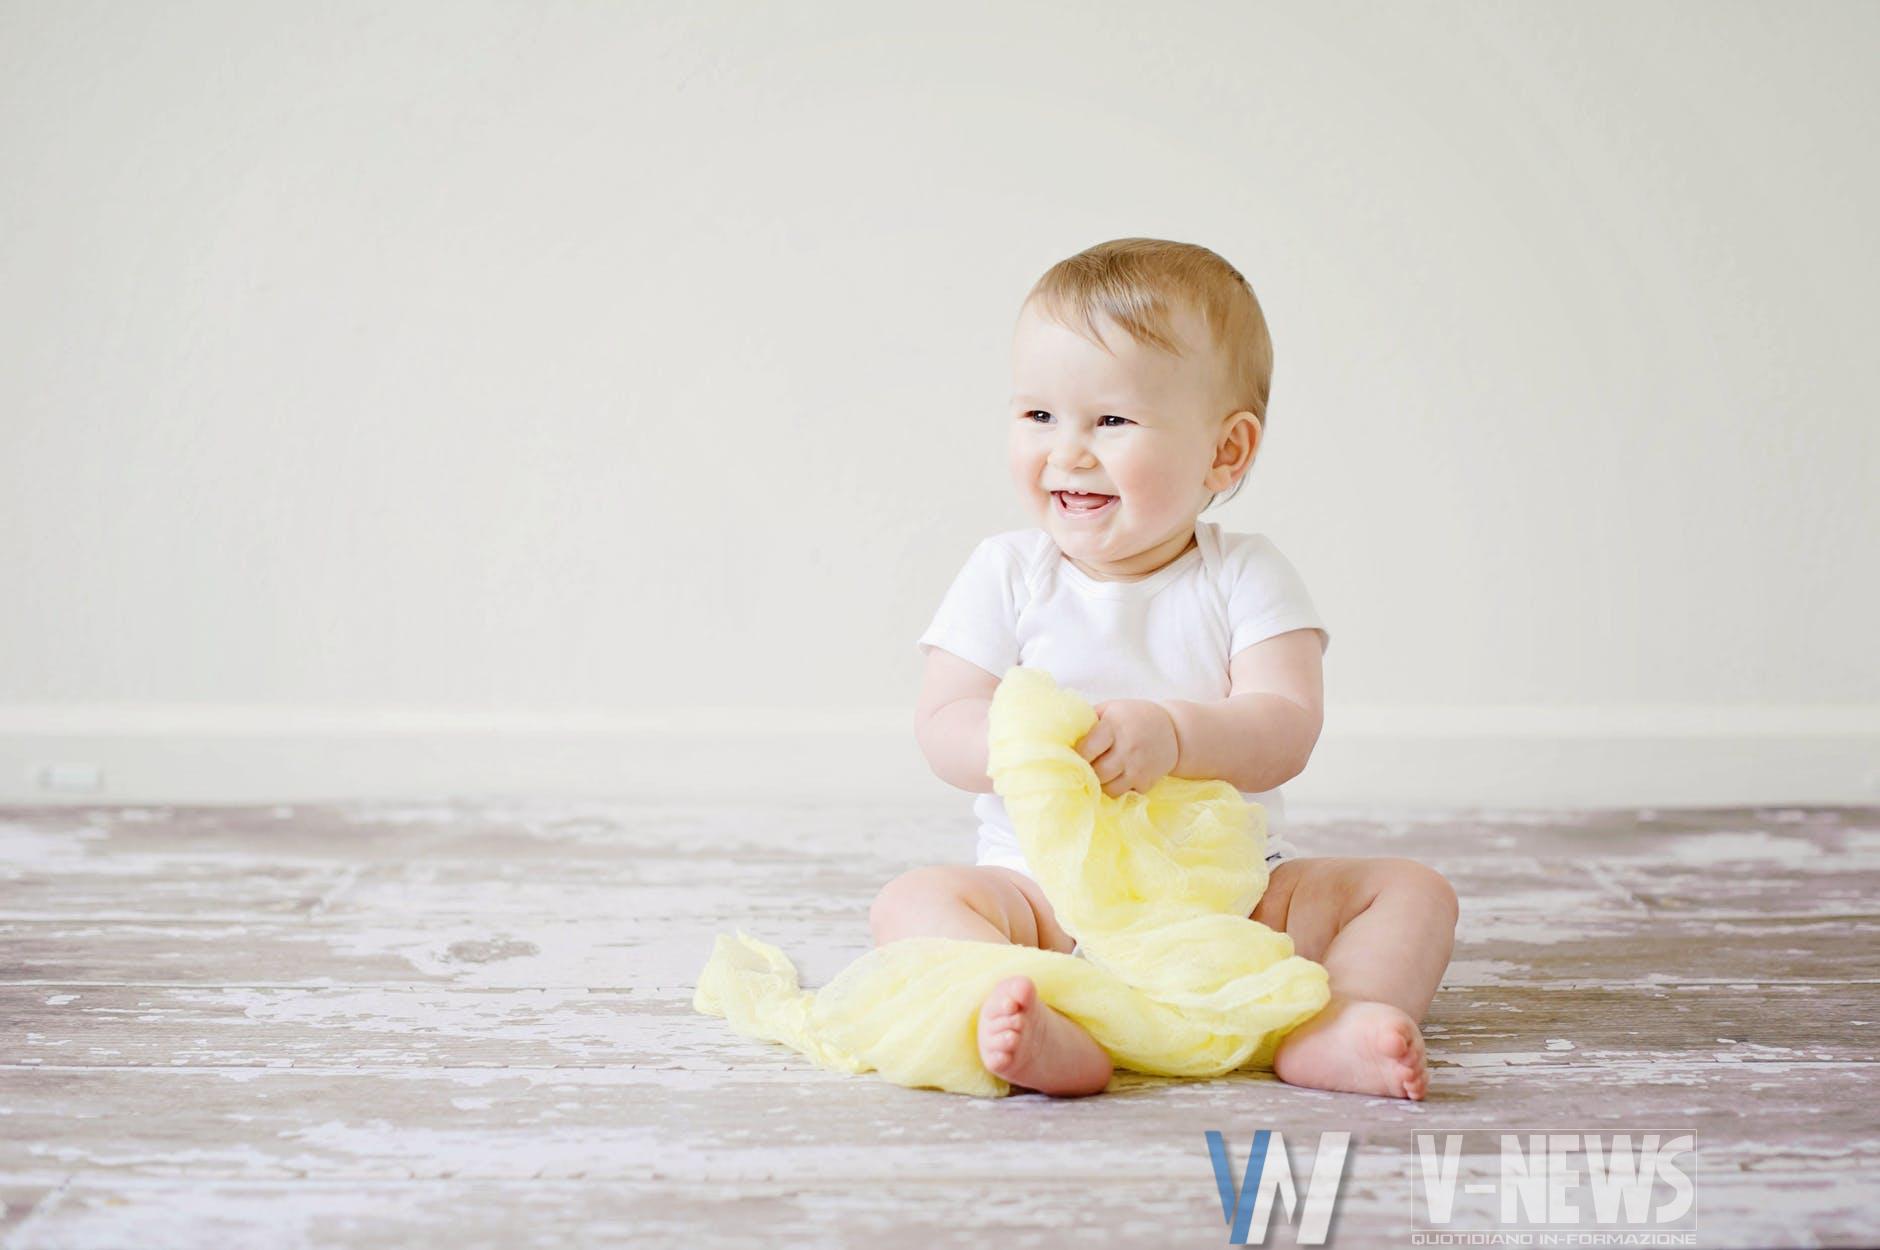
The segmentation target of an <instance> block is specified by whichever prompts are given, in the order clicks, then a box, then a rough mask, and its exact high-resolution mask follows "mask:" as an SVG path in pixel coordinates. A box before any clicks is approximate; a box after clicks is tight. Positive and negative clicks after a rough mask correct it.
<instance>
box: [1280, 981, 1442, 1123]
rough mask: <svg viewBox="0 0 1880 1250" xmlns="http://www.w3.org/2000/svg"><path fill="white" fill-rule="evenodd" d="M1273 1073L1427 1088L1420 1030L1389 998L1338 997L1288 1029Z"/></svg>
mask: <svg viewBox="0 0 1880 1250" xmlns="http://www.w3.org/2000/svg"><path fill="white" fill-rule="evenodd" d="M1273 1074H1274V1075H1275V1076H1277V1077H1279V1079H1280V1080H1282V1081H1285V1082H1287V1083H1288V1084H1290V1085H1306V1086H1310V1087H1311V1088H1313V1089H1335V1090H1343V1091H1346V1092H1348V1093H1353V1094H1382V1095H1384V1096H1386V1097H1389V1098H1410V1099H1421V1098H1422V1097H1423V1095H1424V1094H1425V1093H1426V1092H1428V1090H1429V1081H1430V1077H1429V1069H1428V1067H1427V1066H1426V1065H1425V1063H1424V1050H1423V1034H1422V1031H1421V1030H1419V1029H1418V1028H1417V1025H1416V1021H1414V1020H1412V1019H1411V1018H1410V1017H1409V1016H1407V1015H1405V1014H1404V1012H1403V1010H1402V1009H1401V1008H1397V1007H1393V1006H1391V1005H1390V1004H1389V1003H1375V1002H1364V1001H1360V1000H1356V999H1349V998H1338V997H1336V996H1334V997H1333V998H1332V1001H1331V1002H1329V1003H1327V1004H1326V1005H1325V1010H1323V1011H1321V1012H1320V1013H1319V1014H1318V1015H1316V1016H1313V1017H1312V1018H1311V1019H1310V1020H1308V1021H1306V1022H1305V1023H1304V1024H1302V1025H1300V1026H1299V1027H1298V1028H1296V1029H1294V1030H1293V1031H1292V1032H1291V1033H1288V1034H1287V1035H1286V1037H1285V1040H1283V1041H1282V1042H1281V1043H1280V1046H1279V1050H1278V1051H1277V1052H1276V1053H1275V1054H1274V1057H1273Z"/></svg>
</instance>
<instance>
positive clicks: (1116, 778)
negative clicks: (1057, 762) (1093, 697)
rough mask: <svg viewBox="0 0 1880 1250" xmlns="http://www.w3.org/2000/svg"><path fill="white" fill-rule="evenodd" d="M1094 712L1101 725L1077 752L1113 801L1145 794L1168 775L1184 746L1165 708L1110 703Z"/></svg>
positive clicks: (1128, 702)
mask: <svg viewBox="0 0 1880 1250" xmlns="http://www.w3.org/2000/svg"><path fill="white" fill-rule="evenodd" d="M1095 711H1096V713H1097V723H1096V724H1094V725H1092V726H1091V727H1090V732H1089V733H1087V734H1085V735H1084V736H1083V739H1082V740H1081V741H1080V742H1078V744H1077V753H1078V754H1079V755H1081V756H1083V757H1084V758H1085V759H1087V760H1089V761H1090V766H1091V767H1092V768H1093V769H1095V770H1096V774H1097V780H1098V781H1100V782H1102V783H1103V792H1104V793H1105V794H1107V795H1109V796H1110V797H1111V798H1113V799H1114V798H1117V797H1119V796H1121V795H1122V793H1123V792H1124V791H1125V790H1143V791H1146V790H1148V789H1149V787H1150V786H1153V785H1154V784H1155V783H1156V782H1158V781H1160V780H1162V778H1164V777H1166V776H1168V774H1169V772H1170V771H1171V770H1172V769H1173V768H1174V767H1175V763H1176V760H1177V759H1179V758H1180V755H1181V744H1180V743H1179V742H1178V741H1177V740H1176V737H1175V719H1174V718H1173V717H1171V716H1170V715H1169V714H1168V709H1167V708H1165V707H1163V706H1162V705H1161V704H1160V703H1152V702H1150V701H1149V700H1148V699H1110V700H1108V701H1106V702H1103V703H1099V704H1097V706H1096V708H1095Z"/></svg>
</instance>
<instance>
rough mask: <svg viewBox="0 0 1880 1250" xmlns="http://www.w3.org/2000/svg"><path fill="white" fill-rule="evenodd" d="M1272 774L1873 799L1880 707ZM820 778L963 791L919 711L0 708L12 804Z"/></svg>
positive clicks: (1604, 799)
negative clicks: (931, 745)
mask: <svg viewBox="0 0 1880 1250" xmlns="http://www.w3.org/2000/svg"><path fill="white" fill-rule="evenodd" d="M94 773H95V774H96V779H97V780H98V782H99V787H98V788H96V789H88V788H86V786H87V784H88V782H89V781H90V780H92V779H93V775H94ZM1285 790H1286V798H1287V803H1288V806H1289V807H1290V808H1294V809H1296V808H1298V807H1301V806H1312V805H1328V806H1342V805H1349V804H1361V805H1378V804H1386V805H1388V804H1394V805H1404V806H1418V807H1426V806H1427V807H1440V808H1468V807H1475V806H1496V807H1508V806H1536V807H1542V806H1545V807H1608V806H1635V805H1636V806H1705V807H1714V806H1730V805H1739V804H1752V805H1761V804H1814V803H1820V804H1869V803H1873V802H1875V801H1876V799H1880V705H1838V706H1773V707H1755V706H1716V707H1691V706H1654V705H1630V706H1612V707H1581V708H1550V707H1529V706H1500V707H1487V706H1483V707H1431V708H1408V707H1392V708H1377V707H1371V708H1366V707H1344V708H1340V707H1337V706H1334V707H1332V708H1331V709H1330V710H1329V711H1328V713H1327V716H1326V729H1325V732H1324V734H1323V735H1322V736H1321V738H1320V740H1319V745H1318V748H1317V750H1316V751H1315V752H1314V755H1313V759H1312V763H1311V765H1310V766H1309V767H1308V768H1307V769H1306V771H1305V773H1304V774H1302V775H1301V776H1299V777H1298V778H1296V779H1295V780H1293V781H1291V782H1289V783H1287V785H1286V787H1285ZM832 794H834V795H843V796H847V797H855V798H868V799H894V798H932V797H935V796H944V795H947V794H959V795H960V796H961V798H962V799H963V800H964V799H965V798H966V796H965V795H964V793H963V792H960V791H955V790H952V789H951V787H948V786H947V785H946V784H945V783H943V782H941V781H939V780H938V779H936V778H935V777H934V776H933V775H932V774H931V773H930V772H929V771H928V769H927V766H926V763H925V761H924V760H923V759H922V758H921V756H920V753H919V749H918V747H917V746H916V745H915V742H914V734H913V712H912V710H911V709H905V710H902V709H881V708H857V709H822V710H818V711H813V712H807V713H805V712H795V711H789V710H780V709H738V708H728V707H691V708H684V709H676V710H672V711H639V712H631V713H623V712H603V711H584V710H568V711H543V712H490V711H479V710H458V709H440V708H397V707H378V708H318V707H275V706H244V705H205V704H117V705H106V704H89V705H44V704H42V705H32V704H11V705H0V802H5V803H13V804H32V803H100V802H105V803H119V802H121V803H158V802H160V803H259V802H290V801H291V802H300V801H320V800H336V799H374V798H383V799H394V798H396V799H420V798H425V799H428V798H439V797H465V798H474V797H478V796H513V797H528V796H543V797H586V798H625V797H631V796H634V795H641V796H645V797H648V798H656V799H659V800H661V801H675V800H685V799H703V798H707V797H722V798H740V799H751V798H763V797H775V798H782V799H790V800H793V801H796V800H803V799H814V798H817V797H821V796H825V795H832Z"/></svg>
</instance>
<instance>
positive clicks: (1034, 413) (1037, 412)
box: [1025, 408, 1135, 430]
mask: <svg viewBox="0 0 1880 1250" xmlns="http://www.w3.org/2000/svg"><path fill="white" fill-rule="evenodd" d="M1050 415H1051V414H1050V413H1048V412H1046V411H1045V410H1044V409H1042V408H1033V409H1032V410H1031V411H1030V412H1027V413H1026V414H1025V420H1027V421H1030V422H1031V423H1032V424H1033V425H1040V424H1042V422H1039V421H1036V420H1033V418H1035V417H1049V416H1050ZM1097 421H1098V422H1099V423H1102V422H1104V421H1121V422H1122V423H1123V424H1124V425H1134V424H1135V422H1134V421H1131V420H1130V419H1129V418H1128V417H1119V416H1116V415H1115V414H1114V413H1111V414H1109V415H1106V416H1102V417H1098V418H1097ZM1109 428H1110V429H1112V430H1113V429H1116V428H1117V427H1115V426H1110V427H1109Z"/></svg>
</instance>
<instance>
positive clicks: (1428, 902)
mask: <svg viewBox="0 0 1880 1250" xmlns="http://www.w3.org/2000/svg"><path fill="white" fill-rule="evenodd" d="M1389 877H1390V883H1391V888H1392V889H1395V890H1401V891H1405V892H1408V893H1410V894H1412V895H1414V896H1415V897H1416V899H1417V900H1418V901H1419V902H1420V903H1421V904H1423V905H1424V906H1425V907H1428V908H1429V909H1430V911H1431V913H1432V914H1434V915H1439V916H1444V917H1446V918H1447V919H1448V921H1449V923H1450V925H1451V927H1454V925H1455V923H1456V919H1457V917H1458V916H1460V915H1461V911H1462V904H1461V901H1460V900H1459V899H1458V898H1457V896H1456V887H1455V886H1453V885H1451V884H1450V883H1449V878H1448V877H1445V876H1444V875H1443V874H1442V873H1440V872H1438V871H1436V869H1434V868H1432V867H1430V866H1429V865H1428V864H1425V863H1422V862H1420V861H1418V860H1414V859H1392V860H1390V861H1389Z"/></svg>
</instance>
